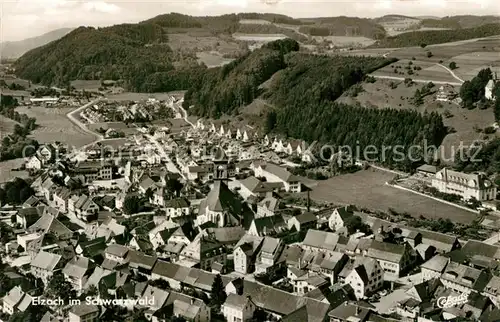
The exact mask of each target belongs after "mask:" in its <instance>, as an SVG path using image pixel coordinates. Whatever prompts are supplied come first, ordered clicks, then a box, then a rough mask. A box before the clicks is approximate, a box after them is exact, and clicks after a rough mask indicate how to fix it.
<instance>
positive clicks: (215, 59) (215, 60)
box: [196, 52, 234, 68]
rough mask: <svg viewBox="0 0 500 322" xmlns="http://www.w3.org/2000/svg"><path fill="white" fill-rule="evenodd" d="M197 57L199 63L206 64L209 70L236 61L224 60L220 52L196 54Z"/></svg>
mask: <svg viewBox="0 0 500 322" xmlns="http://www.w3.org/2000/svg"><path fill="white" fill-rule="evenodd" d="M196 57H198V62H200V63H204V64H205V65H207V67H208V68H211V67H218V66H222V65H225V64H228V63H230V62H232V61H233V60H234V59H231V58H224V57H223V56H222V55H220V54H219V53H218V52H201V53H196Z"/></svg>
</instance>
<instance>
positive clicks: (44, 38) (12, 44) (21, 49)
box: [0, 28, 72, 59]
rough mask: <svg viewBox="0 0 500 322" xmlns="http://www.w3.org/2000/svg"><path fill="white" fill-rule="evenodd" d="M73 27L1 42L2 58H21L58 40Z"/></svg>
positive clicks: (0, 51)
mask: <svg viewBox="0 0 500 322" xmlns="http://www.w3.org/2000/svg"><path fill="white" fill-rule="evenodd" d="M71 30H72V28H62V29H57V30H53V31H51V32H48V33H46V34H43V35H41V36H38V37H32V38H28V39H24V40H20V41H6V42H2V43H0V53H1V57H2V58H7V59H10V58H19V57H21V56H22V55H24V54H25V53H26V52H28V51H30V50H32V49H34V48H37V47H40V46H43V45H46V44H48V43H49V42H51V41H54V40H57V39H59V38H61V37H63V36H65V35H67V34H68V33H69V32H70V31H71Z"/></svg>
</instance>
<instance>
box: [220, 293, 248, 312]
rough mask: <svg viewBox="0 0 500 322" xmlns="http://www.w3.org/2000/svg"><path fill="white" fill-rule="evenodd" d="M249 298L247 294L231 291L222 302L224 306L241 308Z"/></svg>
mask: <svg viewBox="0 0 500 322" xmlns="http://www.w3.org/2000/svg"><path fill="white" fill-rule="evenodd" d="M249 301H250V299H249V298H248V297H247V296H243V295H238V294H234V293H231V294H229V295H228V296H227V298H226V302H224V306H229V307H232V308H235V309H239V310H241V309H243V308H244V307H245V306H246V305H247V303H248V302H249Z"/></svg>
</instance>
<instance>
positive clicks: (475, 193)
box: [432, 168, 497, 200]
mask: <svg viewBox="0 0 500 322" xmlns="http://www.w3.org/2000/svg"><path fill="white" fill-rule="evenodd" d="M432 186H433V187H434V188H436V189H438V190H439V191H440V192H443V193H450V194H456V195H459V196H461V197H462V198H464V199H465V200H468V199H471V198H476V199H477V200H492V199H495V198H496V195H497V188H496V187H495V185H494V184H493V182H491V181H490V180H489V179H488V178H487V177H486V176H485V175H482V174H477V173H471V174H467V173H462V172H457V171H453V170H448V169H446V168H444V169H442V170H441V171H438V172H437V173H436V176H435V177H434V178H433V179H432Z"/></svg>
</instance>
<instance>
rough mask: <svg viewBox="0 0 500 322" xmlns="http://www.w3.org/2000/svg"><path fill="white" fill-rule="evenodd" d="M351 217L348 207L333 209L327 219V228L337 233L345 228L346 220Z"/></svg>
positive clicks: (351, 212)
mask: <svg viewBox="0 0 500 322" xmlns="http://www.w3.org/2000/svg"><path fill="white" fill-rule="evenodd" d="M353 215H354V212H353V211H352V210H351V209H350V208H349V207H339V208H335V209H334V210H333V212H332V214H331V215H330V217H329V218H328V227H329V228H330V229H331V230H333V231H337V230H339V229H340V228H343V227H345V222H346V220H347V219H349V218H350V217H352V216H353Z"/></svg>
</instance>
